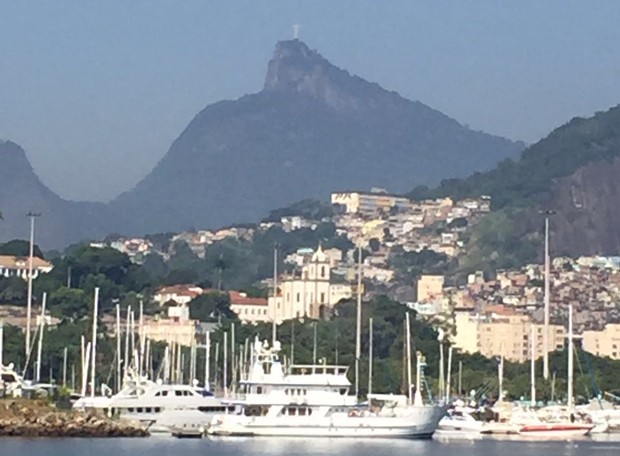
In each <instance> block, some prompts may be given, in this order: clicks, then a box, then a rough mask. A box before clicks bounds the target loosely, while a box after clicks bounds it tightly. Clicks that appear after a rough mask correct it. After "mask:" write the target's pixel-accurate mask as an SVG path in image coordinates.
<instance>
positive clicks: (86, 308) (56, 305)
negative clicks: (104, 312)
mask: <svg viewBox="0 0 620 456" xmlns="http://www.w3.org/2000/svg"><path fill="white" fill-rule="evenodd" d="M92 300H93V297H92V296H88V295H87V294H86V293H85V292H84V290H81V289H79V288H67V287H60V288H59V289H58V290H56V291H55V292H53V293H52V295H51V296H50V298H49V309H50V312H51V314H52V315H53V316H55V317H57V318H60V319H62V320H70V321H74V320H78V319H81V318H83V317H85V316H86V315H88V314H89V312H90V310H91V309H92V304H91V301H92Z"/></svg>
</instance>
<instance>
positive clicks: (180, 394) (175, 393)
mask: <svg viewBox="0 0 620 456" xmlns="http://www.w3.org/2000/svg"><path fill="white" fill-rule="evenodd" d="M174 395H175V396H183V391H175V392H174Z"/></svg>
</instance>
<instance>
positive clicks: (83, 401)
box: [73, 371, 234, 435]
mask: <svg viewBox="0 0 620 456" xmlns="http://www.w3.org/2000/svg"><path fill="white" fill-rule="evenodd" d="M123 383H124V384H123V388H122V389H121V391H119V392H118V393H117V394H114V395H110V396H93V397H88V396H85V397H82V398H80V399H78V400H77V401H76V402H75V403H74V404H73V408H74V409H77V410H87V409H98V410H102V411H103V412H104V413H106V414H107V415H109V416H114V417H119V418H120V419H124V420H128V421H133V422H138V423H140V424H141V425H142V426H144V427H145V428H146V429H147V430H148V431H149V433H151V434H167V435H170V434H171V432H172V431H173V430H175V429H187V428H192V429H198V428H202V429H205V428H206V427H207V426H208V425H209V423H210V422H211V420H212V418H213V417H214V416H215V415H217V414H221V413H223V412H227V411H230V412H232V411H233V410H234V406H232V405H225V404H223V403H222V401H221V400H220V399H219V398H216V397H215V396H214V395H213V394H211V393H210V392H209V391H208V390H206V389H204V388H199V387H198V386H197V385H196V384H194V385H181V384H165V383H163V382H161V381H157V382H153V381H151V380H149V379H148V378H146V377H145V376H139V375H137V374H136V373H135V372H132V371H130V372H129V374H128V375H127V377H126V379H125V381H124V382H123Z"/></svg>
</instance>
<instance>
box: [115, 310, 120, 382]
mask: <svg viewBox="0 0 620 456" xmlns="http://www.w3.org/2000/svg"><path fill="white" fill-rule="evenodd" d="M120 390H121V306H120V304H116V392H117V393H118V392H119V391H120Z"/></svg>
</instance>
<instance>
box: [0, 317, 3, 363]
mask: <svg viewBox="0 0 620 456" xmlns="http://www.w3.org/2000/svg"><path fill="white" fill-rule="evenodd" d="M3 362H4V321H3V320H0V367H2V366H4V364H2V363H3Z"/></svg>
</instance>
